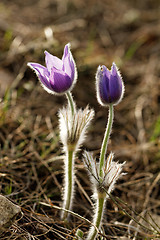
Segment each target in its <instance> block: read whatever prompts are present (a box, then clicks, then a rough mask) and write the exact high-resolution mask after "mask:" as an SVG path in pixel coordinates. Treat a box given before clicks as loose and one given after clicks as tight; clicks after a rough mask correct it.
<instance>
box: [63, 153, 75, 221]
mask: <svg viewBox="0 0 160 240" xmlns="http://www.w3.org/2000/svg"><path fill="white" fill-rule="evenodd" d="M66 151H67V153H66V159H65V160H64V161H65V163H64V164H65V179H64V180H65V181H64V201H63V208H64V209H66V210H71V205H72V198H73V187H74V171H73V168H74V151H73V150H69V149H67V150H66ZM67 217H68V212H65V211H62V215H61V218H62V219H63V220H65V219H67Z"/></svg>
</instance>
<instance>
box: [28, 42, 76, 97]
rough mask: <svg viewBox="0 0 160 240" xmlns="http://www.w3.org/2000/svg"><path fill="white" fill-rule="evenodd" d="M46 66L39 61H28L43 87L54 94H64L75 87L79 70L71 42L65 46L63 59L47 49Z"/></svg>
mask: <svg viewBox="0 0 160 240" xmlns="http://www.w3.org/2000/svg"><path fill="white" fill-rule="evenodd" d="M44 53H45V62H46V67H44V66H42V65H41V64H39V63H32V62H30V63H28V64H27V65H28V66H29V67H30V68H32V69H33V70H34V71H35V73H36V75H37V76H38V79H39V80H40V82H41V84H42V87H43V88H44V89H45V90H46V91H47V92H49V93H52V94H58V95H61V94H64V93H66V92H67V91H70V90H71V89H72V88H73V85H74V84H75V82H76V80H77V70H76V65H75V62H74V59H73V57H72V53H71V51H70V44H69V43H68V44H67V45H65V47H64V53H63V57H62V60H61V59H59V58H57V57H56V56H53V55H52V54H50V53H49V52H47V51H45V52H44Z"/></svg>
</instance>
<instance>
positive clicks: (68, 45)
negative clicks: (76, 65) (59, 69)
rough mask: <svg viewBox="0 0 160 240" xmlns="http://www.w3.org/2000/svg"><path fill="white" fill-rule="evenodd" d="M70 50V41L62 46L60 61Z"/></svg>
mask: <svg viewBox="0 0 160 240" xmlns="http://www.w3.org/2000/svg"><path fill="white" fill-rule="evenodd" d="M69 50H70V43H67V44H66V45H65V47H64V52H63V57H62V61H63V60H64V59H65V57H66V56H67V55H68V53H69Z"/></svg>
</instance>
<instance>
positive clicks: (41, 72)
mask: <svg viewBox="0 0 160 240" xmlns="http://www.w3.org/2000/svg"><path fill="white" fill-rule="evenodd" d="M27 65H28V66H29V67H30V68H31V69H33V70H34V71H35V73H36V75H37V76H38V78H39V80H40V81H41V83H42V84H43V85H44V86H45V87H47V88H49V89H51V86H50V83H49V72H48V70H47V68H46V67H44V66H42V65H41V64H39V63H32V62H30V63H28V64H27Z"/></svg>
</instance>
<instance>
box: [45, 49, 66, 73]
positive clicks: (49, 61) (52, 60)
mask: <svg viewBox="0 0 160 240" xmlns="http://www.w3.org/2000/svg"><path fill="white" fill-rule="evenodd" d="M44 53H45V62H46V66H47V69H48V71H49V72H51V70H52V68H53V67H55V68H57V69H59V70H61V69H62V66H63V62H62V60H61V59H59V58H58V57H56V56H53V55H52V54H50V53H49V52H47V51H45V52H44Z"/></svg>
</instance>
